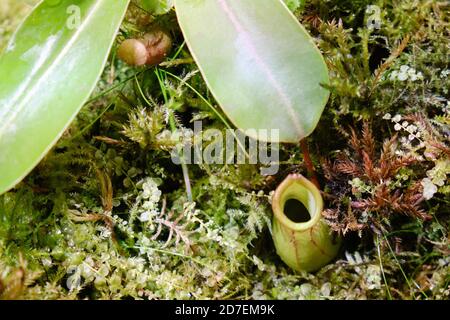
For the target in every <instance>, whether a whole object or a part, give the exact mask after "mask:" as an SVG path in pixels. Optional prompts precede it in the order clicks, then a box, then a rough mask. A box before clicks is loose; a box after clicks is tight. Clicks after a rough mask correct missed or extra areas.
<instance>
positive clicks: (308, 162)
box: [300, 139, 320, 189]
mask: <svg viewBox="0 0 450 320" xmlns="http://www.w3.org/2000/svg"><path fill="white" fill-rule="evenodd" d="M300 148H301V149H302V152H303V158H304V159H305V165H306V170H308V175H309V178H310V179H311V181H312V183H314V184H315V185H316V187H317V188H319V189H320V184H319V180H318V179H317V175H316V170H314V164H313V162H312V160H311V156H310V153H309V148H308V144H307V143H306V140H305V139H303V140H301V141H300Z"/></svg>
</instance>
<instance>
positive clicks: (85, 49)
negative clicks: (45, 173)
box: [0, 0, 129, 194]
mask: <svg viewBox="0 0 450 320" xmlns="http://www.w3.org/2000/svg"><path fill="white" fill-rule="evenodd" d="M128 2H129V0H114V1H112V0H44V1H42V2H40V3H39V4H38V5H37V7H36V8H35V9H34V11H33V12H32V13H31V14H30V15H29V16H28V18H27V19H26V20H25V21H24V23H23V24H22V25H21V27H20V28H19V30H18V31H17V32H16V34H15V36H14V37H13V39H12V41H11V42H10V44H9V45H8V47H7V48H6V50H5V53H4V55H3V56H2V57H1V58H0V194H1V193H3V192H5V191H7V190H8V189H10V188H12V187H13V186H14V185H15V184H17V183H18V182H19V181H20V180H21V179H23V178H24V177H25V175H26V174H28V173H29V172H30V171H31V170H32V169H33V167H34V166H36V165H37V163H38V162H39V161H40V160H41V159H42V158H43V157H44V155H45V154H46V153H47V152H48V150H49V149H50V148H51V147H52V146H53V145H54V144H55V143H56V141H57V140H58V139H59V137H60V136H61V134H62V133H63V132H64V130H65V129H66V128H67V126H68V125H69V124H70V122H71V121H72V120H73V118H74V117H75V116H76V114H77V112H78V111H79V110H80V108H81V107H82V106H83V104H84V103H85V101H86V100H87V99H88V97H89V95H90V94H91V92H92V90H93V89H94V87H95V85H96V82H97V81H98V79H99V77H100V75H101V72H102V70H103V68H104V66H105V63H106V61H107V57H108V53H109V50H110V49H111V46H112V44H113V41H114V38H115V35H116V33H117V31H118V28H119V26H120V24H121V21H122V19H123V17H124V14H125V12H126V9H127V7H128Z"/></svg>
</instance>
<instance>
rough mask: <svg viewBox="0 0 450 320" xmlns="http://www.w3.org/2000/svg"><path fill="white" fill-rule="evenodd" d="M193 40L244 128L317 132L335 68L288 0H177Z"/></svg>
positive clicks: (214, 88)
mask: <svg viewBox="0 0 450 320" xmlns="http://www.w3.org/2000/svg"><path fill="white" fill-rule="evenodd" d="M175 9H176V11H177V15H178V20H179V23H180V26H181V28H182V30H183V33H184V36H185V39H186V42H187V44H188V46H189V48H190V50H191V53H192V55H193V56H194V58H195V60H196V62H197V63H198V65H199V68H200V70H201V72H202V74H203V76H204V78H205V81H206V82H207V84H208V86H209V88H210V90H211V92H212V93H213V94H214V96H215V98H216V99H217V101H218V102H219V104H220V105H221V107H222V109H223V110H224V112H225V113H226V114H227V116H228V117H229V118H230V120H231V121H232V122H233V123H234V124H235V125H236V126H237V127H238V128H240V129H243V130H245V129H279V130H280V131H279V133H280V140H281V142H291V143H297V142H299V141H300V140H301V139H303V138H304V137H306V136H308V135H309V134H311V132H312V131H313V130H314V128H315V127H316V125H317V123H318V121H319V118H320V116H321V114H322V111H323V109H324V106H325V104H326V102H327V100H328V97H329V92H328V91H327V90H326V89H325V88H323V87H322V86H321V84H328V82H329V78H328V70H327V67H326V65H325V62H324V60H323V57H322V55H321V53H320V51H319V50H318V49H317V47H316V46H315V44H314V43H313V40H312V38H311V37H310V36H309V35H308V34H307V32H306V30H305V29H304V28H303V27H302V26H301V25H300V24H299V22H298V21H297V20H296V19H295V17H294V16H293V15H292V13H291V12H290V11H289V9H288V8H287V7H286V5H285V4H284V3H283V2H282V1H281V0H258V1H256V0H175Z"/></svg>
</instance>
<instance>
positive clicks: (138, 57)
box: [117, 39, 148, 66]
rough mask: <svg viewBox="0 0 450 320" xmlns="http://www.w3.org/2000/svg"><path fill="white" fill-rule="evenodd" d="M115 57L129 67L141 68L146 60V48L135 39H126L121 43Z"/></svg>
mask: <svg viewBox="0 0 450 320" xmlns="http://www.w3.org/2000/svg"><path fill="white" fill-rule="evenodd" d="M117 55H118V56H119V58H120V59H121V60H123V61H124V62H125V63H126V64H129V65H131V66H143V65H144V64H146V63H147V60H148V52H147V48H146V46H145V45H144V43H143V42H142V41H140V40H136V39H128V40H125V41H124V42H122V44H121V45H120V47H119V50H118V52H117Z"/></svg>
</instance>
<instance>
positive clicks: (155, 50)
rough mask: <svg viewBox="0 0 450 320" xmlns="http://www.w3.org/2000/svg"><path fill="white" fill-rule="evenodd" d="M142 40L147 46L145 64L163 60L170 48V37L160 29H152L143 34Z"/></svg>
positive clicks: (153, 63) (154, 63) (155, 63)
mask: <svg viewBox="0 0 450 320" xmlns="http://www.w3.org/2000/svg"><path fill="white" fill-rule="evenodd" d="M142 42H143V43H144V44H145V46H146V47H147V53H148V56H147V64H148V65H157V64H160V63H161V62H163V61H164V59H165V58H166V57H167V55H168V54H169V53H170V50H171V49H172V39H171V38H170V36H169V35H168V34H167V33H165V32H164V31H161V30H154V31H151V32H149V33H147V34H145V35H144V38H143V39H142Z"/></svg>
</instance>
